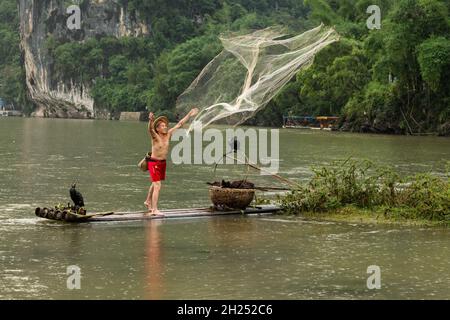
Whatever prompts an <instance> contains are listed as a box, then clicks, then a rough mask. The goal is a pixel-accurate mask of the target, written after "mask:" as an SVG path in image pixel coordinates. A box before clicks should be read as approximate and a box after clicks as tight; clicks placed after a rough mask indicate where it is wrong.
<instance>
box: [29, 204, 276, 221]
mask: <svg viewBox="0 0 450 320" xmlns="http://www.w3.org/2000/svg"><path fill="white" fill-rule="evenodd" d="M279 210H281V209H280V207H278V206H273V205H261V206H256V207H248V208H246V209H244V210H237V209H231V210H217V209H215V208H192V209H168V210H161V212H162V213H164V216H148V215H144V213H145V211H139V212H99V213H92V214H85V215H81V214H77V213H75V212H74V211H72V210H71V209H70V208H58V207H55V208H52V209H49V208H36V211H35V214H36V215H37V216H38V217H41V218H46V219H51V220H60V221H67V222H108V221H137V220H152V219H174V218H195V217H209V216H225V215H238V214H249V215H252V214H253V215H254V214H256V215H259V214H264V215H267V214H272V213H275V212H277V211H279Z"/></svg>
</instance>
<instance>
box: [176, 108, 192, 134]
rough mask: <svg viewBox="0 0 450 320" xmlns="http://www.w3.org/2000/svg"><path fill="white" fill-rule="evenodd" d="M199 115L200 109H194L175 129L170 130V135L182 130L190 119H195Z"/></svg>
mask: <svg viewBox="0 0 450 320" xmlns="http://www.w3.org/2000/svg"><path fill="white" fill-rule="evenodd" d="M197 113H198V108H194V109H192V110H191V111H189V113H188V114H187V115H186V116H185V117H184V118H183V119H181V120H180V121H179V122H178V123H177V124H176V125H175V126H174V127H173V128H171V129H170V130H169V133H173V132H174V131H175V130H177V129H180V128H181V127H182V126H183V125H184V124H185V123H186V122H188V120H189V118H191V117H195V116H196V115H197Z"/></svg>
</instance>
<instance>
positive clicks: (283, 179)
mask: <svg viewBox="0 0 450 320" xmlns="http://www.w3.org/2000/svg"><path fill="white" fill-rule="evenodd" d="M225 157H227V158H229V159H232V160H236V161H238V162H240V163H242V164H246V165H248V166H249V167H252V168H253V169H256V170H259V171H262V172H265V173H267V174H269V175H271V176H272V177H274V178H276V179H278V180H280V181H282V182H284V183H287V184H289V185H290V186H293V187H296V188H299V187H300V185H299V184H298V183H296V182H294V181H291V180H289V179H286V178H283V177H282V176H280V175H278V174H275V173H272V172H270V171H269V170H265V169H263V168H260V167H258V166H257V165H254V164H251V163H250V162H245V161H242V160H239V159H238V158H232V157H230V156H229V155H228V154H226V155H225Z"/></svg>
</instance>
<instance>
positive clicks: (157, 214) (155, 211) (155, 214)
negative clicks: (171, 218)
mask: <svg viewBox="0 0 450 320" xmlns="http://www.w3.org/2000/svg"><path fill="white" fill-rule="evenodd" d="M152 216H157V217H164V216H165V214H164V213H162V212H161V211H159V210H158V209H155V210H153V211H152Z"/></svg>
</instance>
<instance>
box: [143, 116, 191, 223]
mask: <svg viewBox="0 0 450 320" xmlns="http://www.w3.org/2000/svg"><path fill="white" fill-rule="evenodd" d="M197 114H198V109H197V108H193V109H192V110H191V111H189V113H188V114H187V115H186V116H185V117H184V118H183V119H181V120H180V121H179V122H178V123H177V124H176V125H175V126H174V127H173V128H170V129H169V120H168V119H167V118H166V117H164V116H162V117H158V118H156V120H155V116H154V114H153V112H150V114H149V116H148V120H149V121H148V132H149V134H150V136H151V139H152V153H151V156H150V157H149V158H148V161H147V166H148V171H149V172H150V177H151V181H152V185H151V186H150V189H149V190H148V195H147V199H146V200H145V202H144V204H145V206H146V207H147V209H148V212H147V213H146V215H155V216H163V215H164V214H162V213H161V212H160V211H159V210H158V198H159V192H160V190H161V181H163V180H165V178H166V158H167V154H168V153H169V142H170V137H171V136H172V134H173V133H174V132H175V130H177V129H179V128H181V127H182V126H183V125H184V124H185V123H186V122H187V121H188V120H189V119H190V118H191V117H194V116H196V115H197Z"/></svg>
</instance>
